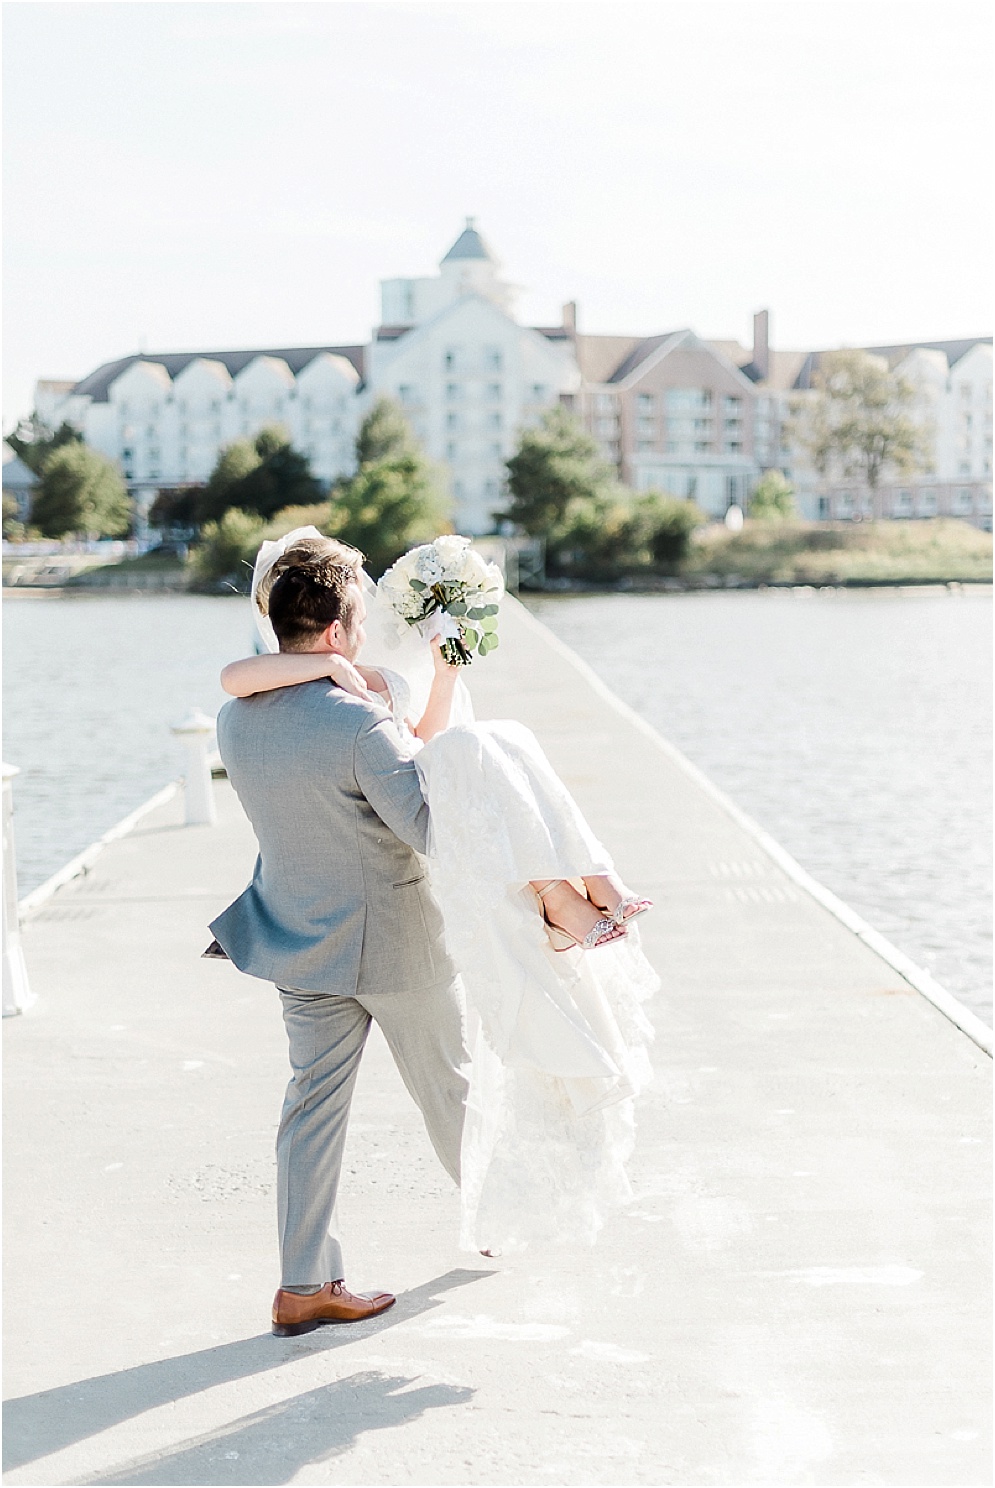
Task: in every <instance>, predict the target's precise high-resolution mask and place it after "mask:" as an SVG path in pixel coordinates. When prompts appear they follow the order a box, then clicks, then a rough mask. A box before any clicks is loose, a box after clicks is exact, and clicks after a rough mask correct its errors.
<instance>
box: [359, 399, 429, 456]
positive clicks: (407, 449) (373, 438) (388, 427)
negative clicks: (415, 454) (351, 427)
mask: <svg viewBox="0 0 995 1488" xmlns="http://www.w3.org/2000/svg"><path fill="white" fill-rule="evenodd" d="M414 447H415V443H414V437H413V435H412V432H411V425H410V424H409V423H408V421H407V419H406V418H405V417H404V414H403V413H402V412H401V410H400V408H398V406H397V404H396V403H394V402H393V401H392V400H391V399H390V398H378V399H377V401H376V403H374V405H373V407H372V408H371V409H370V411H369V413H368V414H367V415H366V417H365V418H364V420H363V422H362V424H361V425H360V428H359V433H358V434H357V435H356V465H357V466H359V467H362V466H363V465H372V464H373V462H374V461H375V460H390V459H394V458H397V457H399V456H401V455H406V454H410V453H411V451H412V449H413V448H414Z"/></svg>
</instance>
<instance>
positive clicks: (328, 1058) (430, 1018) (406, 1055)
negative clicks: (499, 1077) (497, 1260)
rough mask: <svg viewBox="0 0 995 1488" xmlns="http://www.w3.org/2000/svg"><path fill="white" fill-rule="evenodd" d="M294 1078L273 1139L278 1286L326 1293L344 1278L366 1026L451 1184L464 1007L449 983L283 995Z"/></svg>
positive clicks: (462, 1088) (462, 1085)
mask: <svg viewBox="0 0 995 1488" xmlns="http://www.w3.org/2000/svg"><path fill="white" fill-rule="evenodd" d="M280 998H281V1001H282V1003H283V1020H284V1023H285V1024H286V1028H287V1035H288V1038H289V1040H290V1064H291V1068H292V1070H293V1078H292V1079H291V1081H290V1084H289V1085H288V1087H287V1094H286V1099H285V1101H284V1105H283V1115H282V1117H281V1120H280V1128H279V1132H278V1135H277V1141H276V1157H277V1216H278V1223H279V1229H280V1264H281V1270H282V1285H283V1286H293V1287H308V1286H323V1285H324V1284H325V1282H326V1281H337V1280H339V1278H341V1277H342V1276H343V1275H344V1269H343V1262H342V1247H341V1244H340V1242H339V1236H338V1228H337V1224H336V1199H337V1197H338V1189H339V1174H340V1171H341V1167H342V1154H343V1151H344V1149H345V1138H346V1127H347V1125H348V1121H349V1106H350V1102H351V1100H352V1092H353V1088H354V1086H355V1083H356V1075H357V1073H358V1070H359V1061H360V1058H361V1056H362V1053H363V1048H364V1046H365V1044H366V1038H367V1034H368V1033H369V1031H370V1023H371V1021H372V1020H376V1022H377V1024H378V1025H379V1027H380V1029H381V1031H382V1032H383V1034H384V1037H385V1038H386V1040H387V1044H388V1046H389V1048H390V1051H391V1054H392V1055H393V1056H394V1062H395V1063H396V1065H397V1068H398V1070H399V1071H400V1074H401V1078H402V1079H403V1081H404V1083H405V1085H406V1086H407V1088H408V1091H409V1092H410V1094H411V1095H412V1097H413V1098H414V1101H415V1103H416V1105H417V1106H418V1108H419V1110H420V1111H421V1113H422V1117H423V1119H424V1121H425V1126H426V1129H427V1131H428V1135H429V1137H430V1139H431V1142H432V1146H433V1147H434V1148H435V1151H436V1153H437V1154H438V1157H439V1160H440V1162H441V1163H442V1165H443V1167H444V1168H445V1169H446V1172H447V1173H448V1174H449V1175H450V1177H451V1178H452V1179H453V1181H454V1182H455V1183H457V1184H458V1183H459V1180H460V1144H461V1141H462V1137H463V1114H464V1108H465V1105H466V1093H467V1079H466V1075H465V1074H464V1070H463V1066H464V1065H465V1064H466V1063H468V1061H469V1055H468V1053H467V1049H466V1037H465V1029H464V1022H463V1000H462V995H461V989H460V986H459V983H458V982H457V981H453V980H452V979H451V978H448V977H447V978H446V980H444V981H441V982H437V983H435V984H434V985H430V986H427V987H419V988H416V989H415V990H405V991H403V992H398V991H396V990H392V991H390V992H372V993H368V992H365V991H361V992H357V995H356V996H355V997H341V996H337V995H336V994H334V993H328V992H300V991H293V990H289V989H286V988H280Z"/></svg>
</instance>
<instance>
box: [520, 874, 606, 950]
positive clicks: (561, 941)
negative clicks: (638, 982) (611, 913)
mask: <svg viewBox="0 0 995 1488" xmlns="http://www.w3.org/2000/svg"><path fill="white" fill-rule="evenodd" d="M567 882H569V880H567V879H563V878H554V879H553V880H552V882H551V883H548V884H547V885H546V886H545V888H543V889H536V890H535V895H536V898H537V899H538V901H539V911H540V913H541V915H542V919H543V925H544V927H545V930H546V934H547V936H548V937H549V943H550V945H551V946H552V948H553V950H554V951H569V950H572V949H573V948H574V946H577V947H578V948H579V949H580V950H582V951H593V950H595V949H596V948H597V947H598V946H603V945H608V944H610V942H611V941H613V940H621V939H622V937H623V936H624V935H625V930H624V928H623V927H622V926H621V925H620V924H618V923H617V922H616V921H615V920H614V919H608V918H603V919H600V920H598V922H597V924H595V925H593V926H592V927H591V929H590V930H589V931H588V932H587V934H586V935H585V936H584V938H583V939H582V940H579V939H578V938H577V936H576V935H573V934H571V932H570V931H569V930H564V928H563V926H562V925H554V924H553V921H552V920H551V919H550V918H549V915H548V914H547V913H546V904H545V898H546V895H547V894H548V893H550V891H551V890H553V889H555V888H558V887H559V885H560V884H561V883H567ZM597 908H601V906H600V905H598V906H597ZM620 930H621V932H622V933H621V935H620V934H619V933H618V932H619V931H620Z"/></svg>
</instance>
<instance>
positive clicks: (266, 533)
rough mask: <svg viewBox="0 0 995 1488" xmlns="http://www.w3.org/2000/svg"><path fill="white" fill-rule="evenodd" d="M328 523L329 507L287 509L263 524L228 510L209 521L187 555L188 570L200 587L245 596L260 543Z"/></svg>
mask: <svg viewBox="0 0 995 1488" xmlns="http://www.w3.org/2000/svg"><path fill="white" fill-rule="evenodd" d="M327 520H328V506H327V505H326V503H325V502H322V503H321V504H320V505H319V506H288V507H286V508H285V510H283V511H281V512H277V514H276V516H275V517H274V518H273V519H272V521H270V522H264V521H263V519H262V517H260V516H259V515H258V514H257V513H256V512H245V511H239V509H238V507H234V506H233V507H230V508H229V509H228V511H226V512H225V514H224V516H223V517H221V518H220V520H219V521H217V522H208V523H207V524H206V526H205V527H204V529H203V531H202V532H201V537H200V542H199V543H198V544H197V546H196V547H195V548H194V549H193V551H192V552H191V554H190V571H191V573H192V574H193V576H194V578H195V580H197V581H198V582H199V583H201V584H209V585H212V586H216V585H217V584H219V583H221V584H224V586H225V587H226V588H229V589H236V590H238V591H239V593H243V592H245V593H247V592H248V589H249V584H250V581H251V578H252V566H253V564H254V563H255V561H256V554H257V553H258V551H259V544H260V543H261V542H263V541H264V540H269V541H272V540H273V539H274V538H277V537H283V535H284V533H285V532H291V531H293V529H294V528H295V527H317V528H318V529H319V530H320V529H321V527H322V525H323V524H324V523H326V522H327Z"/></svg>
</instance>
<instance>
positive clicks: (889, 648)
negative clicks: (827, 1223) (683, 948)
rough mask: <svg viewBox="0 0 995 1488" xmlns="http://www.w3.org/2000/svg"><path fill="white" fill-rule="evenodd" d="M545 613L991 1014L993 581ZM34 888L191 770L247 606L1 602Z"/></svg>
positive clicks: (695, 754)
mask: <svg viewBox="0 0 995 1488" xmlns="http://www.w3.org/2000/svg"><path fill="white" fill-rule="evenodd" d="M529 606H530V608H531V609H532V610H533V611H534V612H535V613H536V614H537V615H538V616H539V617H540V618H541V619H542V620H543V621H544V622H545V623H546V624H547V625H549V626H550V628H551V629H552V630H554V631H555V632H556V634H557V635H559V636H560V637H561V638H562V639H563V640H565V641H566V642H567V643H568V644H569V645H571V646H572V647H573V648H574V649H575V650H576V651H578V652H579V653H580V654H581V655H582V656H583V657H584V658H585V659H586V660H587V661H588V662H589V663H590V665H591V666H592V667H593V668H594V669H595V671H597V672H598V673H599V674H600V675H601V676H602V677H603V678H604V679H605V681H606V682H608V684H609V685H610V686H611V687H612V688H613V689H614V690H615V691H616V692H618V693H619V694H620V695H621V696H622V697H624V698H625V699H626V701H627V702H629V703H630V705H631V706H632V707H634V708H635V709H636V710H637V711H639V712H640V713H642V714H643V715H644V716H645V717H646V718H647V719H648V720H649V722H651V723H652V724H654V726H655V727H656V728H658V729H659V730H660V731H661V733H663V734H665V735H666V736H667V737H668V738H669V739H670V740H671V741H672V742H673V743H674V744H676V745H677V746H678V748H680V749H682V750H683V751H684V753H685V754H687V755H688V757H689V758H690V759H692V760H693V761H694V763H695V764H697V765H699V766H700V767H701V768H702V769H703V770H704V771H705V772H706V774H708V775H709V776H710V777H711V778H712V780H714V781H715V783H716V784H717V785H719V786H721V787H722V789H723V790H725V791H726V792H727V793H728V794H729V795H730V796H732V798H733V799H734V800H735V801H736V802H737V803H738V804H739V805H740V806H741V807H742V808H743V809H744V810H745V811H747V812H749V813H750V815H752V816H753V817H754V818H755V819H756V820H757V821H759V822H760V823H761V825H762V826H764V827H765V828H766V829H767V830H768V831H769V832H770V833H772V835H773V836H774V837H776V838H777V839H778V841H780V842H781V843H782V844H783V846H784V847H786V848H787V850H788V851H789V852H790V853H792V854H793V856H794V857H796V858H797V859H798V860H799V862H801V863H802V864H803V866H804V867H805V868H807V869H808V871H809V872H810V873H812V874H813V875H814V876H815V877H816V878H818V879H819V880H821V882H823V883H824V884H825V885H826V886H827V887H828V888H830V889H832V890H833V891H834V892H835V893H837V894H838V895H839V896H840V897H841V898H842V899H845V900H846V901H847V903H849V904H851V905H852V906H853V907H854V909H856V910H857V911H858V912H859V913H861V914H862V915H863V916H864V917H865V918H866V919H868V920H869V921H870V923H871V924H872V925H874V926H875V928H876V929H878V930H880V931H881V932H882V933H883V934H884V935H886V936H887V937H888V938H889V939H890V940H892V941H894V942H895V944H896V945H898V946H899V947H901V949H902V950H904V951H905V952H906V953H907V954H908V955H910V956H911V957H912V958H913V960H915V961H917V962H919V964H920V965H923V966H926V967H927V968H928V969H929V970H930V971H931V972H932V973H933V975H934V976H935V977H936V978H937V979H938V980H939V981H940V982H941V983H942V984H943V985H945V986H946V987H948V988H949V990H950V991H951V992H953V993H955V995H957V996H959V997H961V998H962V999H963V1000H964V1001H965V1002H966V1003H968V1004H969V1005H970V1006H971V1007H972V1008H974V1010H975V1011H976V1012H978V1013H979V1014H980V1015H981V1016H983V1017H985V1018H987V1019H988V1020H989V1021H990V1018H991V951H990V943H991V942H990V904H991V860H990V853H989V845H990V841H991V811H992V800H991V591H990V590H966V591H964V592H963V593H960V594H956V595H953V594H948V593H947V591H945V590H934V591H921V590H919V591H902V590H881V591H862V592H855V591H836V592H834V591H818V592H813V591H801V592H798V593H795V592H792V591H787V592H785V591H767V592H760V593H757V592H743V593H719V594H687V595H679V594H675V595H660V596H645V597H644V596H635V595H611V596H584V597H579V596H578V597H563V598H560V597H555V598H554V597H546V596H543V597H541V598H532V599H530V601H529ZM4 620H5V624H4V662H5V692H6V710H5V738H4V746H3V749H4V759H5V760H7V761H9V762H10V763H12V764H15V765H18V766H20V769H21V774H20V775H19V776H18V777H17V779H16V780H15V782H14V786H15V803H16V815H15V835H16V840H17V856H18V873H19V890H20V892H21V893H22V894H24V893H26V892H27V891H28V890H29V889H31V888H33V887H35V886H36V885H37V884H39V883H41V882H42V881H43V880H44V879H45V878H47V877H48V876H49V875H50V874H52V873H54V872H55V871H56V869H58V868H60V867H61V866H62V864H63V863H65V862H66V861H67V860H68V859H69V858H71V857H73V856H74V855H75V854H76V853H78V852H80V851H82V849H83V848H84V847H87V846H88V845H89V844H90V843H91V842H92V841H94V839H95V838H97V837H98V836H99V835H100V834H101V833H102V832H104V831H106V829H107V828H108V827H110V826H112V825H113V824H114V823H115V822H116V821H118V820H119V819H120V818H121V817H122V816H123V815H125V814H126V813H127V812H129V811H131V810H133V809H134V808H135V807H136V806H138V805H140V804H141V802H142V801H144V800H146V799H147V798H148V796H150V795H151V794H152V793H153V792H154V791H156V790H158V789H159V788H160V786H162V785H163V784H164V783H165V782H166V781H167V780H170V779H172V778H174V777H175V776H176V775H177V774H178V773H180V771H181V769H182V754H181V751H180V749H179V747H178V746H177V744H176V742H175V741H174V740H173V738H172V737H171V735H170V733H169V725H170V724H171V723H175V722H177V721H178V720H179V719H180V718H182V716H183V715H184V714H185V713H186V712H188V711H189V709H190V708H191V707H192V706H197V707H200V708H203V709H204V710H205V711H206V712H209V713H214V712H216V711H217V708H218V707H219V706H220V704H221V702H222V701H223V694H222V692H221V689H220V687H219V684H218V673H219V671H220V669H221V667H222V666H223V665H224V663H225V662H226V661H229V660H231V658H232V657H234V656H238V655H244V654H246V653H247V652H248V650H249V649H250V647H251V630H250V624H249V616H248V610H247V606H246V605H245V604H240V603H238V602H236V601H234V600H230V599H211V598H200V597H193V596H188V595H181V596H176V595H167V596H162V597H158V596H156V597H153V596H144V595H114V596H110V595H71V596H70V595H66V596H59V595H51V596H40V597H27V596H16V597H13V598H11V599H10V600H9V601H8V602H7V603H5V605H4Z"/></svg>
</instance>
